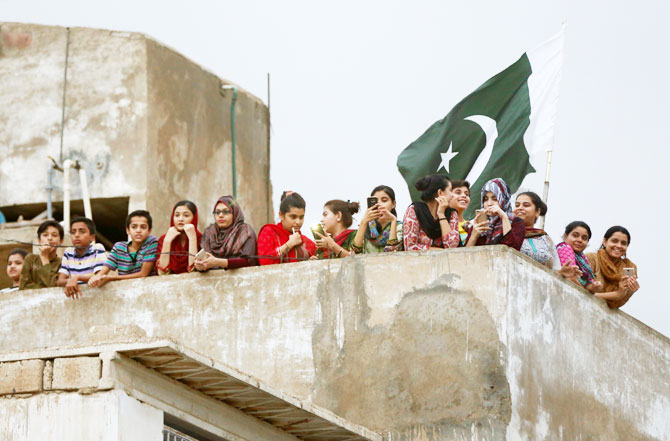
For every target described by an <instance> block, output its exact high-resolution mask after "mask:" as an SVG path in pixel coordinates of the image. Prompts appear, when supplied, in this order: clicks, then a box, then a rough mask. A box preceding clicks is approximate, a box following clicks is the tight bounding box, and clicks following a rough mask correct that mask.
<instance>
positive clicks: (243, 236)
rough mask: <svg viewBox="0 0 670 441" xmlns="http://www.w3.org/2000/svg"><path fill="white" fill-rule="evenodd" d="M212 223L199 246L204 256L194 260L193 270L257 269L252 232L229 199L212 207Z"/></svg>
mask: <svg viewBox="0 0 670 441" xmlns="http://www.w3.org/2000/svg"><path fill="white" fill-rule="evenodd" d="M212 214H213V215H214V223H213V224H212V225H210V226H209V227H207V229H205V233H204V234H203V236H202V240H201V241H200V246H202V249H204V250H205V251H206V252H207V256H206V257H205V258H204V259H202V260H201V259H196V260H195V269H197V270H198V271H207V270H210V269H220V268H226V269H235V268H242V267H245V266H253V265H257V262H256V258H255V257H254V256H255V255H256V232H255V231H254V229H253V228H251V225H249V224H247V223H245V222H244V213H243V212H242V209H241V208H240V206H239V204H238V203H237V201H236V200H235V199H234V198H233V197H232V196H221V197H220V198H219V200H217V201H216V204H215V205H214V211H212Z"/></svg>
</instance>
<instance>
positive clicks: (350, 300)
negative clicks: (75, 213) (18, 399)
mask: <svg viewBox="0 0 670 441" xmlns="http://www.w3.org/2000/svg"><path fill="white" fill-rule="evenodd" d="M0 310H2V311H3V321H2V322H0V336H2V337H0V353H7V352H12V351H18V350H27V349H31V348H38V347H54V346H59V345H75V344H92V343H97V342H98V340H100V339H113V340H118V341H124V340H128V341H131V340H132V339H133V336H132V335H130V334H131V333H128V334H127V335H124V334H125V333H124V331H123V329H124V326H126V327H127V328H128V329H135V330H136V328H137V327H139V328H142V330H143V332H144V333H146V334H147V335H148V336H149V337H169V338H172V339H174V340H176V341H178V342H180V343H182V344H184V345H186V346H188V347H191V348H193V349H194V350H196V351H198V352H200V353H202V354H205V355H207V356H209V357H212V358H213V359H216V360H219V361H221V362H223V363H226V364H228V365H230V366H232V367H234V368H237V369H239V370H240V371H242V372H244V373H245V374H248V375H251V376H253V377H256V378H259V379H260V380H262V381H264V382H265V383H266V384H269V385H272V387H274V388H276V389H278V390H281V391H283V392H285V393H288V394H290V395H293V396H295V397H297V398H299V399H302V400H306V401H307V402H311V403H313V404H316V405H318V406H321V407H324V408H326V409H328V410H330V411H332V412H334V413H335V414H337V415H339V416H341V417H344V418H346V419H347V420H349V421H351V422H352V423H356V424H361V425H363V426H365V427H368V428H370V429H372V430H376V431H379V432H381V433H384V434H385V436H386V437H387V439H389V440H446V439H449V440H452V439H457V440H485V439H486V440H536V439H560V440H575V439H593V440H631V439H632V440H638V439H640V440H643V439H644V440H668V439H670V435H669V434H670V419H668V418H667V415H668V414H670V381H669V380H668V378H667V372H669V371H670V342H669V341H668V339H667V338H666V337H664V336H662V335H660V334H658V333H656V332H655V331H653V330H652V329H650V328H648V327H646V326H645V325H643V324H641V323H639V322H637V321H636V320H634V319H632V318H631V317H629V316H627V315H626V314H624V313H622V312H620V311H611V310H609V309H608V308H607V307H606V306H605V305H604V303H603V302H601V301H600V300H598V299H595V298H594V297H593V296H591V295H589V294H588V293H586V292H585V291H583V290H581V289H580V288H577V287H575V286H573V285H570V284H569V283H567V282H565V281H564V280H561V279H559V278H558V277H557V276H555V275H554V274H553V273H551V272H549V271H547V270H546V269H544V268H542V267H540V266H539V265H537V264H535V263H534V262H531V261H530V260H528V259H527V258H525V257H523V256H521V255H520V254H519V253H516V252H515V251H512V250H509V249H508V248H506V247H478V248H476V249H473V250H470V249H467V250H466V249H457V250H450V251H445V252H438V253H428V254H417V253H395V254H392V255H377V256H356V257H353V258H346V259H341V260H332V261H311V262H304V263H295V264H285V265H274V266H270V267H262V268H244V269H240V270H236V271H230V272H225V271H220V272H216V271H214V272H210V273H207V274H186V275H178V276H164V277H159V278H151V279H145V280H135V281H125V282H117V283H111V284H109V285H107V286H105V287H104V288H102V289H100V290H97V291H94V290H89V289H87V288H84V296H83V298H82V299H80V300H78V301H76V302H75V301H72V300H69V299H67V298H65V296H64V295H63V294H62V291H60V290H56V289H45V290H40V291H23V292H20V293H18V294H16V293H15V294H10V295H0ZM92 327H95V329H96V332H92V333H89V330H90V329H91V328H92ZM105 327H108V328H109V329H110V330H111V331H113V332H109V333H105V332H101V331H100V330H101V329H104V328H105ZM133 332H136V331H133ZM9 335H11V336H12V337H11V338H8V336H9Z"/></svg>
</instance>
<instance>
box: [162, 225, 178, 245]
mask: <svg viewBox="0 0 670 441" xmlns="http://www.w3.org/2000/svg"><path fill="white" fill-rule="evenodd" d="M177 236H179V230H177V228H175V227H170V228H168V230H167V233H165V239H164V241H165V242H172V241H173V240H174V239H175V237H177Z"/></svg>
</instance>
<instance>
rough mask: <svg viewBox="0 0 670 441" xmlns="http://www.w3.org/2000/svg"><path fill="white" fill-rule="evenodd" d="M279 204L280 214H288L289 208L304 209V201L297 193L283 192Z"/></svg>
mask: <svg viewBox="0 0 670 441" xmlns="http://www.w3.org/2000/svg"><path fill="white" fill-rule="evenodd" d="M280 201H281V202H280V204H279V212H280V213H288V212H289V211H291V208H294V207H295V208H300V209H303V210H304V209H305V200H304V199H303V198H302V196H300V195H299V194H298V193H296V192H294V191H285V192H283V193H282V194H281V199H280Z"/></svg>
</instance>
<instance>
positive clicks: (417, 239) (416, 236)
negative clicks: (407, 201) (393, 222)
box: [402, 205, 460, 251]
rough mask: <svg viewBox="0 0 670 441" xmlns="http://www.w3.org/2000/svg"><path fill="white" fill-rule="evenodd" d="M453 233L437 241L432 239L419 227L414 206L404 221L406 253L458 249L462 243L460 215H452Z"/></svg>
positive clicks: (403, 231)
mask: <svg viewBox="0 0 670 441" xmlns="http://www.w3.org/2000/svg"><path fill="white" fill-rule="evenodd" d="M449 226H450V227H451V231H450V232H449V233H447V234H445V235H444V236H442V237H438V238H437V239H431V238H430V237H429V236H428V235H427V234H426V232H425V231H423V229H422V228H421V225H419V220H418V219H417V218H416V212H415V211H414V206H413V205H410V206H409V208H408V209H407V212H406V213H405V219H403V221H402V237H403V241H404V242H405V251H416V250H428V249H430V247H437V248H456V247H457V246H458V245H459V243H460V236H459V234H458V213H457V212H456V211H454V212H452V213H451V219H449Z"/></svg>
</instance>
